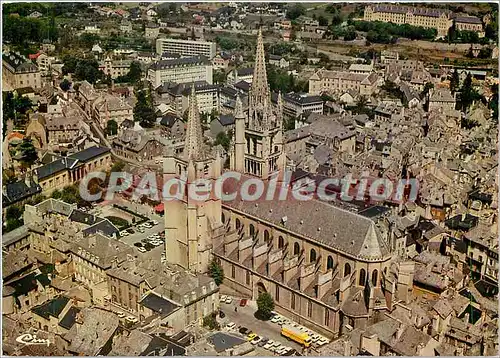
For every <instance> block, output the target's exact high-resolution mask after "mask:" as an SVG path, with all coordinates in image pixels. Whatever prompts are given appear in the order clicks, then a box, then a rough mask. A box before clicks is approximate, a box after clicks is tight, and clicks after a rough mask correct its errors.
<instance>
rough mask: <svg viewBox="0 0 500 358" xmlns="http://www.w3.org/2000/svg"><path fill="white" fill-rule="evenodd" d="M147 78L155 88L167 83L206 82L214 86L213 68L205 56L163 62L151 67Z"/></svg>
mask: <svg viewBox="0 0 500 358" xmlns="http://www.w3.org/2000/svg"><path fill="white" fill-rule="evenodd" d="M147 78H148V80H149V81H150V82H151V83H152V84H153V86H154V87H155V88H156V87H158V86H161V85H162V84H164V83H167V82H175V83H190V82H196V81H206V82H208V83H209V84H212V81H213V67H212V64H211V63H210V61H208V59H207V58H206V57H204V56H196V57H185V58H179V59H172V60H161V61H158V62H156V63H154V64H152V65H151V67H150V68H149V69H148V77H147Z"/></svg>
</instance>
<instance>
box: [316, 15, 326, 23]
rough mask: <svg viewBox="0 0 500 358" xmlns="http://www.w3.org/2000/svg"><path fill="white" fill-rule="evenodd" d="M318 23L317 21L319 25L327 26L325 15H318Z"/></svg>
mask: <svg viewBox="0 0 500 358" xmlns="http://www.w3.org/2000/svg"><path fill="white" fill-rule="evenodd" d="M318 23H319V26H328V19H327V18H326V17H324V16H323V15H320V16H319V17H318Z"/></svg>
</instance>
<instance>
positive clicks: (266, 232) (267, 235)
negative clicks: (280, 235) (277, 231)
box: [264, 230, 270, 242]
mask: <svg viewBox="0 0 500 358" xmlns="http://www.w3.org/2000/svg"><path fill="white" fill-rule="evenodd" d="M269 238H270V237H269V231H267V230H264V241H265V242H269Z"/></svg>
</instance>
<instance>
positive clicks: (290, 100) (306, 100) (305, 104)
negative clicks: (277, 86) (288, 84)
mask: <svg viewBox="0 0 500 358" xmlns="http://www.w3.org/2000/svg"><path fill="white" fill-rule="evenodd" d="M271 99H272V102H273V103H274V104H277V103H278V94H277V93H272V94H271ZM282 100H283V114H284V115H285V116H287V117H289V118H297V117H300V116H302V115H303V114H306V113H319V114H322V113H323V104H324V103H323V100H322V99H321V97H320V96H312V95H309V94H307V93H287V94H284V95H282Z"/></svg>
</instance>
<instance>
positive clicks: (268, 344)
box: [264, 339, 274, 350]
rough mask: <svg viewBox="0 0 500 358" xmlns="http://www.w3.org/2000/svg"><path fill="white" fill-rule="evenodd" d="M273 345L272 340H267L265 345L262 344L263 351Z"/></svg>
mask: <svg viewBox="0 0 500 358" xmlns="http://www.w3.org/2000/svg"><path fill="white" fill-rule="evenodd" d="M273 344H274V341H273V340H272V339H270V340H268V341H267V343H266V344H264V349H269V350H270V349H271V347H272V346H273Z"/></svg>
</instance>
